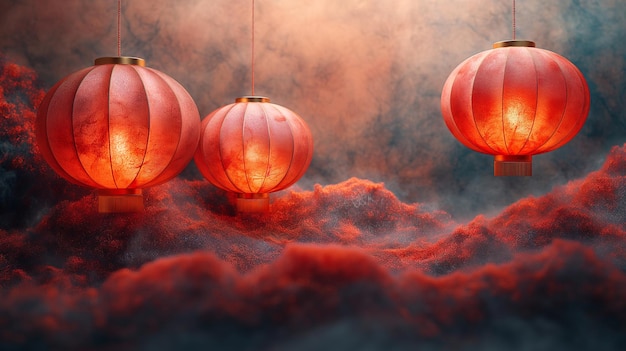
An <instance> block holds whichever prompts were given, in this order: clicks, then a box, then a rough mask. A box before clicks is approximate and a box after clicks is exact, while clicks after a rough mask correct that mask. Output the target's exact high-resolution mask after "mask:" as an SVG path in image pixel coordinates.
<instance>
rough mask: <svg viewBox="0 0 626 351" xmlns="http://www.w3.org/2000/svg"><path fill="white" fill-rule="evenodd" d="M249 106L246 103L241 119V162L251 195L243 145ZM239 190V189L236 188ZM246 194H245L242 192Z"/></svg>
mask: <svg viewBox="0 0 626 351" xmlns="http://www.w3.org/2000/svg"><path fill="white" fill-rule="evenodd" d="M249 104H251V102H246V106H245V109H244V111H243V118H242V120H241V143H242V146H243V147H242V150H241V153H242V160H243V162H242V163H243V175H244V176H245V177H246V183H247V184H248V190H249V192H248V194H251V193H252V188H251V187H250V180H249V179H248V170H247V169H246V149H247V147H246V146H247V145H246V144H244V143H245V142H246V138H245V133H246V116H247V114H248V113H247V112H248V106H249ZM237 188H239V187H237ZM244 193H246V192H244Z"/></svg>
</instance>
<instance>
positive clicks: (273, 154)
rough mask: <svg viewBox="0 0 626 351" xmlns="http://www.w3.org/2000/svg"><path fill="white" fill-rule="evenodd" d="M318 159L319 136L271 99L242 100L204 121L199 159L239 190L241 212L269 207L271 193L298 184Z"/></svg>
mask: <svg viewBox="0 0 626 351" xmlns="http://www.w3.org/2000/svg"><path fill="white" fill-rule="evenodd" d="M312 157H313V138H312V136H311V132H310V131H309V128H308V126H307V125H306V123H305V122H304V121H303V120H302V118H300V117H299V116H298V115H297V114H295V113H294V112H293V111H291V110H289V109H287V108H285V107H282V106H280V105H276V104H273V103H270V100H269V99H268V98H265V97H259V96H247V97H242V98H238V99H236V100H235V103H234V104H230V105H227V106H223V107H221V108H218V109H217V110H215V111H213V112H212V113H211V114H209V115H208V116H207V117H206V118H205V119H204V120H203V121H202V133H201V136H200V143H199V146H198V150H197V151H196V154H195V157H194V160H195V162H196V165H197V166H198V169H199V170H200V172H201V173H202V174H203V175H204V177H205V178H206V179H207V180H208V181H209V182H211V183H212V184H213V185H215V186H217V187H218V188H221V189H223V190H226V191H230V192H234V193H237V209H238V210H239V211H240V212H263V211H268V210H269V193H271V192H275V191H279V190H282V189H285V188H287V187H289V186H290V185H292V184H294V183H295V182H296V181H298V179H300V178H301V177H302V176H303V175H304V173H305V172H306V170H307V168H308V167H309V164H310V163H311V158H312Z"/></svg>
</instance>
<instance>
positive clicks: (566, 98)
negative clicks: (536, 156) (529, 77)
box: [535, 55, 571, 153]
mask: <svg viewBox="0 0 626 351" xmlns="http://www.w3.org/2000/svg"><path fill="white" fill-rule="evenodd" d="M547 56H548V57H549V58H550V60H552V61H553V62H555V63H556V65H557V66H558V67H559V71H560V72H561V77H563V78H564V80H565V106H564V107H563V111H562V112H561V118H560V119H559V123H558V124H557V126H556V127H555V128H554V130H553V131H552V133H551V134H550V136H549V137H548V138H547V139H546V140H545V141H544V142H543V143H542V144H541V145H539V146H537V147H536V148H535V151H538V150H540V149H541V148H542V147H544V145H546V144H548V142H550V140H551V139H552V137H554V135H555V134H556V132H557V131H558V130H559V129H560V128H561V125H562V124H563V120H564V119H565V111H566V110H567V101H568V97H569V85H568V84H567V79H565V76H566V75H565V73H564V72H563V67H561V64H560V63H559V62H558V61H557V60H555V59H554V58H553V57H552V55H547ZM570 133H571V130H570V131H569V132H568V133H566V134H565V136H563V137H562V138H561V139H560V140H559V141H558V142H556V143H555V144H554V145H555V146H557V145H559V144H560V143H561V142H562V141H563V140H565V139H566V137H567V136H568V135H569V134H570ZM544 152H547V151H539V152H537V153H544Z"/></svg>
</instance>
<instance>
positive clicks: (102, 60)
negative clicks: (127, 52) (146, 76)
mask: <svg viewBox="0 0 626 351" xmlns="http://www.w3.org/2000/svg"><path fill="white" fill-rule="evenodd" d="M94 64H95V65H108V64H114V65H137V66H141V67H145V66H146V60H144V59H142V58H139V57H131V56H111V57H99V58H97V59H96V61H95V62H94Z"/></svg>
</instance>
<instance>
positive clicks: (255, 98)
mask: <svg viewBox="0 0 626 351" xmlns="http://www.w3.org/2000/svg"><path fill="white" fill-rule="evenodd" d="M235 102H270V98H268V97H265V96H242V97H240V98H236V99H235Z"/></svg>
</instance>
